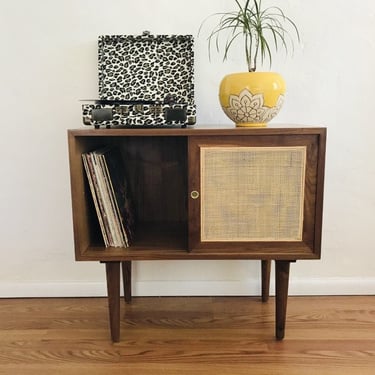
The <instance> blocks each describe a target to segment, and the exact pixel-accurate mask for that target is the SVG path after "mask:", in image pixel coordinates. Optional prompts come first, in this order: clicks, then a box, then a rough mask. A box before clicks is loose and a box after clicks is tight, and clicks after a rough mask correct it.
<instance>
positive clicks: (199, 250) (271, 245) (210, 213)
mask: <svg viewBox="0 0 375 375" xmlns="http://www.w3.org/2000/svg"><path fill="white" fill-rule="evenodd" d="M68 141H69V158H70V173H71V190H72V206H73V225H74V241H75V257H76V260H78V261H99V262H102V263H104V264H105V266H106V276H107V287H108V302H109V316H110V328H111V337H112V340H113V341H119V340H120V277H121V272H122V275H123V283H124V295H125V300H126V301H127V302H130V299H131V262H132V261H143V260H192V259H195V260H199V259H201V260H219V259H221V260H225V259H258V260H260V261H261V265H262V299H263V301H266V300H267V299H268V288H269V276H270V263H271V260H274V261H275V265H276V268H275V270H276V271H275V279H276V303H275V304H276V338H277V339H282V338H283V337H284V331H285V320H286V306H287V297H288V283H289V266H290V263H291V262H295V261H296V260H299V259H319V258H320V249H321V230H322V206H323V183H324V163H325V141H326V129H325V128H323V127H296V126H269V127H267V128H255V129H242V128H234V127H233V126H231V127H213V126H211V127H210V126H200V125H197V126H196V127H194V128H185V129H180V128H159V129H145V128H140V129H134V128H133V129H75V130H69V131H68ZM104 145H116V146H118V147H119V148H120V149H121V151H122V153H123V154H124V155H125V156H124V158H125V160H126V171H124V173H126V176H127V179H128V182H129V187H130V191H131V194H132V199H133V202H134V206H135V212H136V218H137V226H136V234H135V239H134V243H133V244H132V245H131V246H130V247H128V248H111V247H107V248H106V247H105V246H104V242H103V239H102V236H101V232H100V228H99V224H98V219H97V216H96V213H95V208H94V205H93V202H92V198H91V194H90V190H89V186H88V183H87V180H86V176H85V171H84V166H83V163H82V153H84V152H87V151H91V150H93V149H95V148H98V147H101V146H104Z"/></svg>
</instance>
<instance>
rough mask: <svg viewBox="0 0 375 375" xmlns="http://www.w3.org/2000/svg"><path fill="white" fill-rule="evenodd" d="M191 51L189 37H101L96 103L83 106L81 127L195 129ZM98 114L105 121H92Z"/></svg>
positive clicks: (97, 119) (192, 43)
mask: <svg viewBox="0 0 375 375" xmlns="http://www.w3.org/2000/svg"><path fill="white" fill-rule="evenodd" d="M193 46H194V40H193V37H192V36H191V35H156V36H153V35H151V34H149V33H148V32H144V33H143V34H142V35H140V36H134V35H106V36H100V37H99V42H98V70H99V97H100V99H99V100H98V101H95V102H94V103H86V104H83V106H82V109H83V117H84V123H85V124H89V125H94V126H95V127H99V126H106V127H111V126H171V125H172V126H174V125H179V126H186V125H187V124H188V125H193V124H195V118H196V106H195V102H194V51H193ZM101 109H104V110H105V112H102V113H101V114H102V115H103V114H104V113H105V114H106V115H104V116H99V117H97V116H95V113H98V112H100V110H101ZM98 110H99V111H98Z"/></svg>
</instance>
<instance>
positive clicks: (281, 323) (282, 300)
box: [275, 260, 290, 340]
mask: <svg viewBox="0 0 375 375" xmlns="http://www.w3.org/2000/svg"><path fill="white" fill-rule="evenodd" d="M289 268H290V261H284V260H277V261H276V271H275V273H276V338H277V339H278V340H282V339H283V338H284V335H285V321H286V307H287V301H288V286H289Z"/></svg>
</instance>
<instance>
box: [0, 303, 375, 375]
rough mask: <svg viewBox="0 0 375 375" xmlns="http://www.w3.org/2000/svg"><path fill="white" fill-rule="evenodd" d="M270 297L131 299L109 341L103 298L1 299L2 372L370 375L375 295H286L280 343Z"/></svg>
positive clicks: (373, 354) (373, 358)
mask: <svg viewBox="0 0 375 375" xmlns="http://www.w3.org/2000/svg"><path fill="white" fill-rule="evenodd" d="M274 308H275V306H274V298H270V300H269V302H268V303H262V302H260V298H259V297H173V298H171V297H165V298H154V297H150V298H134V299H133V302H132V303H131V304H130V305H129V304H125V303H124V304H122V305H121V341H120V342H119V343H116V344H114V343H112V342H111V341H110V333H109V323H108V317H107V301H106V299H105V298H77V299H72V298H61V299H58V298H54V299H3V300H0V374H1V375H2V374H21V375H28V374H30V375H34V374H38V375H40V374H54V375H55V374H57V375H59V374H61V375H67V374H69V375H71V374H80V375H81V374H82V373H83V372H84V373H90V374H92V375H96V374H109V373H110V374H111V375H116V374H136V375H137V374H142V375H143V374H144V375H148V374H152V375H158V374H163V375H164V374H166V375H169V374H170V375H172V374H178V375H184V374H189V375H190V374H194V373H202V374H207V375H210V374H215V375H221V374H223V375H226V374H230V375H237V374H238V375H241V374H246V375H248V374H250V373H251V374H258V375H263V374H267V375H270V374H271V375H278V374H283V375H284V374H288V375H294V374H298V375H300V374H303V375H310V374H314V375H315V374H319V375H331V374H334V375H337V374H340V375H342V374H344V375H345V374H350V375H356V374H358V375H367V374H371V375H373V374H374V371H375V370H374V369H375V296H353V297H289V304H288V314H287V325H286V336H285V339H284V340H283V341H276V340H275V339H274V336H273V335H274Z"/></svg>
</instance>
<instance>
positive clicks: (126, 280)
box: [121, 261, 132, 303]
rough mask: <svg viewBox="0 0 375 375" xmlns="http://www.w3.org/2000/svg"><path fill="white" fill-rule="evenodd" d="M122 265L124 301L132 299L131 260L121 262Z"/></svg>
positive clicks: (128, 301)
mask: <svg viewBox="0 0 375 375" xmlns="http://www.w3.org/2000/svg"><path fill="white" fill-rule="evenodd" d="M121 265H122V281H123V285H124V299H125V302H126V303H130V302H131V300H132V262H131V261H126V262H121Z"/></svg>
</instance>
